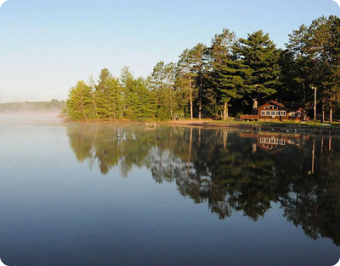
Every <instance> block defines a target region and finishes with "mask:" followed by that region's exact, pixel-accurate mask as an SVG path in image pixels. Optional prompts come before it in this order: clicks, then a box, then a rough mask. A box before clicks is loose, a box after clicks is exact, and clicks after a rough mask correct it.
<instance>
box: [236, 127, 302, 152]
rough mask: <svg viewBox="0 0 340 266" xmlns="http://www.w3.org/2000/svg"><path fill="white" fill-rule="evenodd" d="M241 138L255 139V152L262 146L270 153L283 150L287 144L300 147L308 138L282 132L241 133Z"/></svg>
mask: <svg viewBox="0 0 340 266" xmlns="http://www.w3.org/2000/svg"><path fill="white" fill-rule="evenodd" d="M240 137H241V138H250V139H252V140H253V152H256V149H257V148H260V149H262V150H264V151H266V152H269V153H272V154H274V153H278V152H281V151H282V150H283V149H284V148H285V147H286V146H287V145H295V146H298V147H300V146H301V144H302V143H303V142H304V141H305V140H307V139H308V136H304V135H297V134H295V135H288V134H281V133H271V132H263V133H258V134H256V133H242V132H241V133H240Z"/></svg>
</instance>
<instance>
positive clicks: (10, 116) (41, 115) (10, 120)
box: [0, 110, 63, 125]
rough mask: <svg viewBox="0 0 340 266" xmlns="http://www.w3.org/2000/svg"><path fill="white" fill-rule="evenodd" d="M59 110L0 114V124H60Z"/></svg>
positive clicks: (61, 121)
mask: <svg viewBox="0 0 340 266" xmlns="http://www.w3.org/2000/svg"><path fill="white" fill-rule="evenodd" d="M60 113H61V111H60V110H52V111H41V112H35V111H19V112H9V111H7V112H2V113H0V124H11V125H15V124H17V125H23V124H24V125H30V124H33V125H34V124H41V125H51V124H62V123H63V119H62V118H60Z"/></svg>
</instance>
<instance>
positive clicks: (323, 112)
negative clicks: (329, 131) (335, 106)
mask: <svg viewBox="0 0 340 266" xmlns="http://www.w3.org/2000/svg"><path fill="white" fill-rule="evenodd" d="M324 122H325V104H324V103H322V123H324Z"/></svg>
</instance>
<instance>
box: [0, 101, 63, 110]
mask: <svg viewBox="0 0 340 266" xmlns="http://www.w3.org/2000/svg"><path fill="white" fill-rule="evenodd" d="M64 106H65V101H59V100H56V99H52V100H51V101H49V102H47V101H45V102H12V103H0V113H19V112H61V111H62V109H63V108H64Z"/></svg>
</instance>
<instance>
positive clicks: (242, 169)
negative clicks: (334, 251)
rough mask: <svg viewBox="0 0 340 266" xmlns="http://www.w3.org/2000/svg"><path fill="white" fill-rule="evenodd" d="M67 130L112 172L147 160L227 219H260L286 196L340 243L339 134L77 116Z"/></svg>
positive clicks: (77, 149) (291, 215) (157, 173)
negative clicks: (100, 121) (99, 121)
mask: <svg viewBox="0 0 340 266" xmlns="http://www.w3.org/2000/svg"><path fill="white" fill-rule="evenodd" d="M67 132H68V136H69V139H70V146H71V148H72V149H73V151H74V153H75V154H76V157H77V160H78V161H80V162H88V163H89V166H90V167H93V165H95V164H96V163H98V165H99V167H100V171H101V173H102V174H104V175H106V174H108V173H109V171H110V169H112V168H113V167H119V169H120V171H121V175H122V176H124V177H127V176H128V173H129V171H131V169H132V168H133V167H138V168H141V167H145V168H147V169H149V170H150V172H151V173H152V177H153V179H154V180H155V181H156V182H157V183H162V182H176V185H177V187H178V191H179V192H180V193H181V194H182V195H183V196H188V197H190V198H191V199H192V200H193V201H194V202H195V203H206V204H207V205H208V207H209V209H210V210H211V211H212V212H213V213H216V214H218V216H219V218H220V219H225V218H227V217H230V216H231V215H232V212H233V211H242V212H243V214H244V215H245V216H247V217H249V218H250V219H252V220H254V221H256V220H258V219H259V218H260V217H263V216H264V214H265V213H266V212H267V211H268V210H269V209H270V208H271V203H273V202H275V203H279V205H280V206H281V207H282V208H283V210H284V216H285V217H286V218H287V220H288V221H291V222H292V223H294V225H296V226H301V227H302V228H303V230H304V232H305V233H306V235H308V236H310V237H311V238H313V239H317V238H319V237H320V236H321V237H327V238H330V239H332V240H333V242H334V243H335V244H336V245H338V246H339V245H340V229H339V224H340V175H339V172H340V145H339V144H340V141H339V139H338V138H335V137H333V138H332V136H316V137H314V136H306V135H286V134H273V133H259V134H256V133H252V132H250V133H247V132H241V133H238V132H228V131H226V130H206V129H197V128H182V127H166V126H160V127H157V128H156V129H153V130H146V129H145V128H144V127H143V126H139V125H138V126H131V125H124V124H110V125H93V124H91V125H89V124H70V125H69V126H68V129H67Z"/></svg>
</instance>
